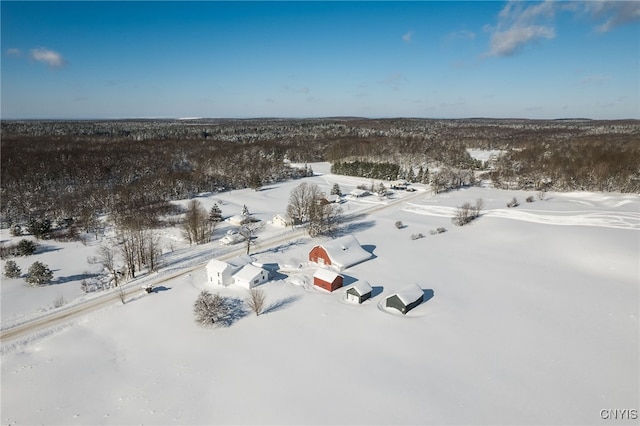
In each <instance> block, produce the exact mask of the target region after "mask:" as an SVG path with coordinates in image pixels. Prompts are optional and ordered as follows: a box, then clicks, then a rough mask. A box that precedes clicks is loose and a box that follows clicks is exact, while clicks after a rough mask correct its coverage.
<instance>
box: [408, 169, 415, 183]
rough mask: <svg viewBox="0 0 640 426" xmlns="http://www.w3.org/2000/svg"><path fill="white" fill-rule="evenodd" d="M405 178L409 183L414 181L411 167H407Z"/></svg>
mask: <svg viewBox="0 0 640 426" xmlns="http://www.w3.org/2000/svg"><path fill="white" fill-rule="evenodd" d="M407 180H408V181H409V182H411V183H413V182H415V181H416V175H415V173H414V172H413V167H409V171H408V172H407Z"/></svg>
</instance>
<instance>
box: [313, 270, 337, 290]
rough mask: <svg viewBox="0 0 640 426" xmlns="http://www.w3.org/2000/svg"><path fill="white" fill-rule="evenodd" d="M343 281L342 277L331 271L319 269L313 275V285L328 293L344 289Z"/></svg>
mask: <svg viewBox="0 0 640 426" xmlns="http://www.w3.org/2000/svg"><path fill="white" fill-rule="evenodd" d="M342 280H343V277H342V275H340V274H339V273H337V272H334V271H331V270H329V269H318V270H317V271H316V273H315V274H313V285H317V286H318V287H320V288H323V289H325V290H327V291H334V290H337V289H339V288H340V287H342Z"/></svg>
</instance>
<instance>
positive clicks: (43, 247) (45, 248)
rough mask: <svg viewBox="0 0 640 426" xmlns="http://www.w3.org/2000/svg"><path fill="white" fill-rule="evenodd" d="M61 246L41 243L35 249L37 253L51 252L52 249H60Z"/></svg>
mask: <svg viewBox="0 0 640 426" xmlns="http://www.w3.org/2000/svg"><path fill="white" fill-rule="evenodd" d="M60 250H62V249H61V248H60V247H55V246H47V245H41V246H38V248H37V249H36V251H35V254H42V253H50V252H52V251H60Z"/></svg>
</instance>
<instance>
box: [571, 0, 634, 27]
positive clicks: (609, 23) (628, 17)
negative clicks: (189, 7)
mask: <svg viewBox="0 0 640 426" xmlns="http://www.w3.org/2000/svg"><path fill="white" fill-rule="evenodd" d="M578 4H579V5H582V6H583V7H584V9H585V11H586V12H587V13H588V14H590V15H591V17H592V18H593V19H595V20H596V21H599V22H600V24H598V25H597V26H596V27H595V30H596V31H597V32H599V33H606V32H609V31H611V30H613V29H614V28H616V27H619V26H621V25H625V24H629V23H632V22H640V2H638V1H592V2H585V3H578Z"/></svg>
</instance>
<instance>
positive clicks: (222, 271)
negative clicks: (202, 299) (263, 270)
mask: <svg viewBox="0 0 640 426" xmlns="http://www.w3.org/2000/svg"><path fill="white" fill-rule="evenodd" d="M251 261H252V260H251V257H250V256H249V255H247V254H243V255H242V256H238V257H235V258H233V259H231V260H228V261H226V262H225V261H222V260H218V259H211V260H210V261H209V262H208V263H207V266H206V269H207V281H208V282H210V283H212V284H217V285H221V286H225V287H226V286H228V285H231V284H233V274H235V273H236V272H237V271H238V270H240V268H242V267H243V266H244V265H247V264H249V263H251Z"/></svg>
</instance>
